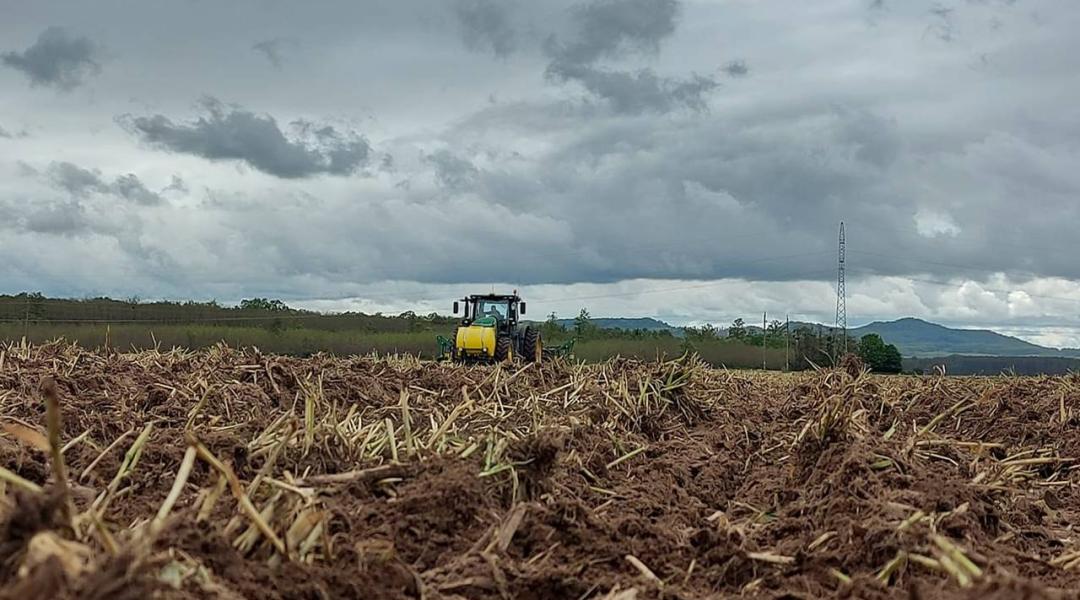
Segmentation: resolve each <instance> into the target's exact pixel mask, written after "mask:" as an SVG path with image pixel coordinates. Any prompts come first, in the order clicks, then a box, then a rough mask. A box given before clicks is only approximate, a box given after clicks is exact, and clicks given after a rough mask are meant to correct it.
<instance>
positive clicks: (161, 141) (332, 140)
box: [119, 98, 371, 179]
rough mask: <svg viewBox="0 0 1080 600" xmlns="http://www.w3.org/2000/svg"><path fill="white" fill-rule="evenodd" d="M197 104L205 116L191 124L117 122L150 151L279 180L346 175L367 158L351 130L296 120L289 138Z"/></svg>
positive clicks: (260, 122)
mask: <svg viewBox="0 0 1080 600" xmlns="http://www.w3.org/2000/svg"><path fill="white" fill-rule="evenodd" d="M201 105H202V108H203V109H204V110H205V111H206V113H207V115H205V116H202V117H199V118H198V119H195V120H194V121H187V122H173V121H172V120H171V119H169V118H168V117H166V116H164V115H154V116H152V117H133V116H130V115H125V116H123V117H120V118H119V121H120V123H121V124H122V125H124V126H125V128H127V129H128V130H129V131H130V132H132V133H133V134H135V135H136V136H138V137H139V138H140V139H141V140H142V141H144V142H146V143H147V144H149V145H151V146H153V147H156V148H159V149H162V150H167V151H170V152H178V153H182V154H191V155H194V156H201V157H203V158H206V159H208V160H212V161H218V160H238V161H242V162H244V163H246V164H248V165H250V166H251V167H252V168H254V169H256V170H259V171H262V172H263V173H266V174H268V175H273V176H275V177H281V178H283V179H297V178H304V177H312V176H315V175H320V174H327V175H339V176H347V175H352V174H354V173H356V172H357V171H358V170H359V169H360V168H361V167H364V166H366V165H367V164H368V162H369V159H370V156H371V146H370V145H369V144H368V142H367V140H366V139H364V137H363V136H361V135H360V134H358V133H356V132H354V131H339V130H338V129H336V128H334V127H333V126H330V125H318V124H315V123H312V122H309V121H303V120H301V121H297V122H295V123H294V125H295V128H296V129H297V132H298V135H297V136H294V137H293V138H290V137H287V136H286V135H285V133H284V132H283V131H282V130H281V128H280V127H279V126H278V123H277V121H276V120H275V119H274V118H273V117H271V116H269V115H258V114H255V113H253V112H251V111H249V110H246V109H244V108H241V107H239V106H235V105H226V104H223V103H222V102H220V101H218V100H216V99H214V98H207V99H205V100H203V101H202V102H201Z"/></svg>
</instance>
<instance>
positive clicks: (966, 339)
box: [849, 317, 1080, 356]
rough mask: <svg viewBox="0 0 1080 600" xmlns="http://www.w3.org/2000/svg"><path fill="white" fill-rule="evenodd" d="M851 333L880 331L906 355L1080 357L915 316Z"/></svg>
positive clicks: (1072, 352) (1075, 352)
mask: <svg viewBox="0 0 1080 600" xmlns="http://www.w3.org/2000/svg"><path fill="white" fill-rule="evenodd" d="M849 332H850V334H851V336H852V337H854V338H860V337H862V336H864V335H866V334H868V333H876V334H878V335H880V336H881V337H882V339H884V340H885V341H886V342H888V343H890V344H893V345H895V346H896V347H897V348H898V349H899V350H900V353H901V354H903V355H904V356H946V355H950V354H966V355H982V356H1080V350H1076V349H1066V350H1057V349H1055V348H1046V347H1043V346H1039V345H1037V344H1032V343H1031V342H1025V341H1024V340H1021V339H1018V338H1014V337H1011V336H1007V335H1002V334H1000V333H997V332H995V331H990V330H987V329H952V328H950V327H945V326H943V325H938V324H936V323H930V322H927V321H923V320H922V319H915V318H911V317H907V318H904V319H897V320H896V321H885V322H882V321H877V322H874V323H870V324H869V325H864V326H862V327H856V328H854V329H851V330H849Z"/></svg>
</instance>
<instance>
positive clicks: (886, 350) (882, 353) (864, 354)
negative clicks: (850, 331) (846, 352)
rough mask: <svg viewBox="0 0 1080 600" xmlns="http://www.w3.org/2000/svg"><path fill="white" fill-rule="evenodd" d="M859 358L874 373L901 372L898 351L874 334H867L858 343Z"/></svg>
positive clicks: (900, 360)
mask: <svg viewBox="0 0 1080 600" xmlns="http://www.w3.org/2000/svg"><path fill="white" fill-rule="evenodd" d="M858 354H859V358H861V359H862V360H863V362H864V363H866V365H867V366H869V367H870V370H871V371H874V372H876V373H899V372H900V371H901V370H903V364H902V359H901V356H900V351H899V350H897V349H896V346H893V345H892V344H886V343H885V340H883V339H881V336H880V335H878V334H876V333H868V334H866V335H864V336H863V337H862V340H860V341H859V347H858Z"/></svg>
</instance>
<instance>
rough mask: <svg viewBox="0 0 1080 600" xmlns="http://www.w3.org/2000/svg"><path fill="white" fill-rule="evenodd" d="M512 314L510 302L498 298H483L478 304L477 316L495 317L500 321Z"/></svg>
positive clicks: (478, 317)
mask: <svg viewBox="0 0 1080 600" xmlns="http://www.w3.org/2000/svg"><path fill="white" fill-rule="evenodd" d="M509 315H510V304H509V303H507V302H505V301H504V302H500V301H497V300H481V301H479V302H478V303H477V304H476V318H477V319H482V318H484V317H495V318H496V319H498V320H500V321H504V320H506V318H507V317H508V316H509Z"/></svg>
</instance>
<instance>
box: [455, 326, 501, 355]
mask: <svg viewBox="0 0 1080 600" xmlns="http://www.w3.org/2000/svg"><path fill="white" fill-rule="evenodd" d="M495 334H496V330H495V327H494V326H488V325H478V324H475V323H474V324H472V325H469V326H468V327H459V328H458V330H457V339H456V340H454V347H455V349H456V351H457V355H458V356H459V357H461V358H483V359H492V358H495V341H496V335H495Z"/></svg>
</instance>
